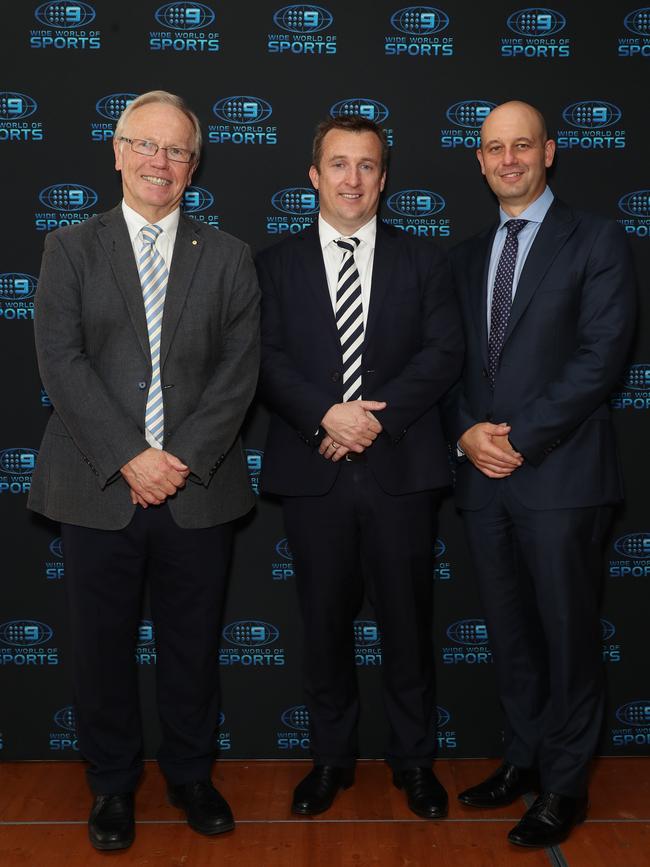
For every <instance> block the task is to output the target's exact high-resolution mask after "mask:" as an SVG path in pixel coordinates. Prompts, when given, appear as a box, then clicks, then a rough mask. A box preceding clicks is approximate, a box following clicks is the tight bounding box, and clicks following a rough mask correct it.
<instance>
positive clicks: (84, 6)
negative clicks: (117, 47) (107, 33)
mask: <svg viewBox="0 0 650 867" xmlns="http://www.w3.org/2000/svg"><path fill="white" fill-rule="evenodd" d="M34 18H35V19H36V21H37V22H38V23H39V24H41V25H42V26H43V27H46V28H48V29H47V30H31V31H30V36H29V45H30V48H58V49H65V50H74V49H79V48H81V49H84V48H91V49H97V48H101V33H100V31H99V30H89V31H86V30H82V29H81V28H84V27H87V26H88V25H89V24H92V23H93V21H94V20H95V9H94V7H93V6H91V5H90V3H84V2H81V0H74V2H71V0H53V2H50V3H42V4H41V5H40V6H38V7H37V8H36V9H35V11H34Z"/></svg>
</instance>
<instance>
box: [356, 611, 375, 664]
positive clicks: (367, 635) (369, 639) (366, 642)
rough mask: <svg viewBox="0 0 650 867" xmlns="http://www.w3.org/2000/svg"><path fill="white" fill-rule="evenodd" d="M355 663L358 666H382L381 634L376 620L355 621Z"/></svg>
mask: <svg viewBox="0 0 650 867" xmlns="http://www.w3.org/2000/svg"><path fill="white" fill-rule="evenodd" d="M352 628H353V630H354V661H355V664H356V665H358V666H367V667H375V666H378V665H381V664H382V649H381V633H380V632H379V628H378V626H377V624H376V623H375V621H374V620H355V621H354V623H353V625H352Z"/></svg>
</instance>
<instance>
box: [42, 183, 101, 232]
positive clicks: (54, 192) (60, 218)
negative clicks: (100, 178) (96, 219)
mask: <svg viewBox="0 0 650 867" xmlns="http://www.w3.org/2000/svg"><path fill="white" fill-rule="evenodd" d="M38 198H39V201H40V203H41V204H42V205H43V206H44V207H46V208H49V209H50V212H49V213H47V212H46V213H37V214H36V215H35V225H36V229H37V230H38V231H45V232H49V231H51V230H52V229H57V228H59V227H60V226H72V225H76V224H78V223H83V222H84V221H85V220H87V219H89V217H91V216H92V214H93V212H92V210H91V209H92V208H93V207H94V206H95V205H96V204H97V193H96V192H95V191H94V190H93V189H91V188H90V187H87V186H85V185H84V184H52V185H51V186H49V187H45V189H43V190H41V192H40V193H39V195H38ZM52 211H54V212H56V213H54V214H53V213H52Z"/></svg>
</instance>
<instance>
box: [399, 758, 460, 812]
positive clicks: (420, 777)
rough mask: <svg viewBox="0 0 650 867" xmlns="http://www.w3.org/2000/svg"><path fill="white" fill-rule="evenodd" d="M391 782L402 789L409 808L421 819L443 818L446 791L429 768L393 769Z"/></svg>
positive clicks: (445, 805) (445, 807)
mask: <svg viewBox="0 0 650 867" xmlns="http://www.w3.org/2000/svg"><path fill="white" fill-rule="evenodd" d="M393 783H394V785H395V786H397V788H398V789H404V792H405V793H406V799H407V801H408V805H409V809H410V810H411V811H412V812H413V813H415V815H416V816H421V817H422V818H423V819H444V818H445V816H446V815H447V806H448V800H447V792H445V790H444V788H443V786H442V785H441V783H440V782H439V780H438V778H437V777H436V775H435V774H434V773H433V771H432V770H431V768H404V769H403V770H394V771H393Z"/></svg>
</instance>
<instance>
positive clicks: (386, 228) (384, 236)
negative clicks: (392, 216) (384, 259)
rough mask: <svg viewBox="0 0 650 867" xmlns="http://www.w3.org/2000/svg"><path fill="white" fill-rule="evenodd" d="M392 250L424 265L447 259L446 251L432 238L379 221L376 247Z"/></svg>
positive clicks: (396, 254) (395, 253)
mask: <svg viewBox="0 0 650 867" xmlns="http://www.w3.org/2000/svg"><path fill="white" fill-rule="evenodd" d="M382 248H383V249H384V250H385V249H388V250H391V251H393V252H394V255H395V256H397V257H400V258H402V257H403V258H404V259H405V260H407V261H410V262H413V263H417V264H418V265H422V266H427V265H429V266H431V265H437V264H439V263H441V262H444V261H445V260H446V259H447V253H446V251H445V250H444V249H443V248H442V247H441V246H440V244H438V242H437V241H435V240H432V239H431V238H422V237H419V236H417V235H413V234H411V233H410V232H407V231H406V230H404V229H400V228H398V227H396V226H392V225H390V224H389V223H384V222H383V221H378V222H377V239H376V241H375V249H376V250H377V251H380V250H382Z"/></svg>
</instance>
